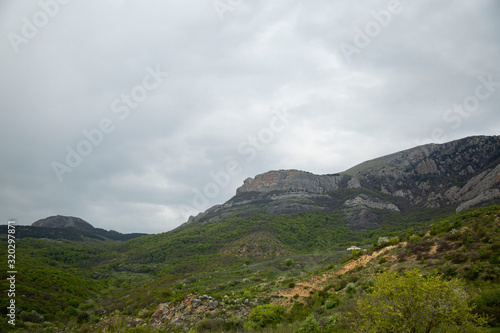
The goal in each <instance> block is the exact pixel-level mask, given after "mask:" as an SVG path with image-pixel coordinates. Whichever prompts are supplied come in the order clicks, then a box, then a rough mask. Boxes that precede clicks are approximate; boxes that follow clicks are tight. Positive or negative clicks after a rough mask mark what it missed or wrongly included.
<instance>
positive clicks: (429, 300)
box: [345, 269, 486, 332]
mask: <svg viewBox="0 0 500 333" xmlns="http://www.w3.org/2000/svg"><path fill="white" fill-rule="evenodd" d="M374 282H375V285H374V287H373V289H372V292H371V293H370V294H366V295H362V296H358V297H357V299H355V301H354V303H353V304H352V305H353V306H352V308H351V309H348V310H347V311H346V314H345V317H346V319H347V320H348V322H349V323H350V324H351V329H352V330H351V332H480V329H479V328H478V326H482V325H484V324H486V320H485V318H484V317H481V316H478V315H477V314H473V313H472V309H473V308H472V307H471V306H470V305H469V299H468V295H467V294H466V293H465V291H464V283H463V282H461V281H459V280H456V279H453V280H449V281H446V280H442V279H441V277H440V276H439V275H430V276H422V275H421V274H420V272H419V271H418V270H417V269H414V270H412V271H406V272H405V273H404V275H403V276H398V274H397V273H396V272H386V273H383V274H381V275H379V276H377V277H375V278H374Z"/></svg>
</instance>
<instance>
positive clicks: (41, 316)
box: [1, 206, 500, 332]
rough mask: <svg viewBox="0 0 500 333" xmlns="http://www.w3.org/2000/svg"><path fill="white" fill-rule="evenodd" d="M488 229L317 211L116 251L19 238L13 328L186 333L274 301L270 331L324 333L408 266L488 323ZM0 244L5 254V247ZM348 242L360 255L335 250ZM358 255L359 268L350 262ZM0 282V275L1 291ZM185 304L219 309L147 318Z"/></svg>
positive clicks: (203, 227) (497, 240)
mask: <svg viewBox="0 0 500 333" xmlns="http://www.w3.org/2000/svg"><path fill="white" fill-rule="evenodd" d="M384 213H385V214H388V213H387V212H384ZM499 221H500V207H499V206H490V207H487V208H478V209H473V210H468V211H464V212H462V213H460V214H451V215H446V216H442V217H439V218H434V219H431V220H425V221H421V222H415V221H412V220H411V217H409V216H407V217H404V218H403V217H401V216H400V215H398V214H394V215H391V214H388V215H386V223H385V224H383V225H382V227H381V228H380V229H376V230H368V231H354V230H351V229H349V228H348V227H347V226H346V222H345V220H344V218H343V215H342V214H340V213H338V214H337V213H325V212H319V211H317V212H311V213H296V214H290V215H264V214H260V215H252V216H248V217H233V218H229V219H226V220H223V221H218V222H216V223H204V224H201V223H198V224H196V223H195V224H189V225H186V226H184V227H182V228H178V229H176V230H173V231H171V232H167V233H163V234H159V235H148V236H143V237H139V238H136V239H132V240H129V241H125V242H114V243H105V242H100V241H95V240H90V239H88V240H86V241H83V242H82V241H79V242H74V241H69V240H59V241H54V240H40V239H31V238H24V239H19V240H18V241H17V243H16V246H17V247H16V248H17V253H16V256H17V257H16V260H17V266H18V267H17V270H18V272H19V273H18V281H17V284H16V285H17V290H16V300H17V304H18V315H17V319H18V325H17V327H18V328H19V329H21V328H22V329H24V330H27V331H37V330H42V329H44V328H47V327H53V328H57V327H59V328H63V327H70V328H71V329H72V330H73V331H75V332H78V331H85V330H87V331H88V332H94V331H96V330H99V331H102V330H103V329H104V328H106V327H107V329H108V331H111V332H112V331H115V332H122V331H125V330H126V326H127V325H129V326H131V327H129V328H128V330H129V331H137V332H139V331H141V329H142V328H140V326H142V325H153V323H156V324H155V325H157V324H158V326H157V327H156V326H155V327H156V328H155V330H158V331H170V330H174V331H175V330H183V329H182V328H181V326H182V325H184V324H185V325H187V326H183V327H191V328H193V329H196V330H198V331H203V330H211V329H212V330H215V331H222V330H226V331H228V330H229V331H230V330H233V331H237V329H238V327H240V328H243V327H244V326H245V325H246V326H245V327H246V329H248V330H249V329H251V328H252V327H251V326H252V325H253V324H254V322H251V321H249V319H248V318H249V317H248V316H250V313H251V311H252V310H251V308H254V309H257V308H259V309H260V307H261V306H264V305H265V304H274V305H276V306H278V307H283V310H279V311H284V312H283V313H281V312H280V313H281V314H280V315H279V316H278V317H279V323H278V325H279V326H278V328H274V330H278V331H279V330H281V331H282V332H292V331H295V330H296V329H298V327H299V326H300V325H301V323H302V322H303V321H305V320H306V318H308V316H309V319H308V320H309V321H312V319H311V317H310V315H311V314H312V315H314V318H315V320H316V321H317V322H318V323H319V325H320V326H321V327H323V329H324V330H326V327H327V326H328V325H329V326H328V327H329V328H328V329H331V331H332V332H336V331H339V332H340V331H342V330H346V329H347V328H346V327H347V326H346V325H348V322H346V321H345V320H342V318H343V316H344V313H345V309H344V307H347V306H348V305H349V304H350V302H352V299H353V298H354V297H356V295H362V294H363V293H366V291H367V290H368V289H369V287H370V285H371V283H372V282H371V281H372V280H373V278H374V277H375V276H377V275H378V274H380V273H381V272H384V271H388V270H395V271H397V272H403V271H404V270H405V269H412V268H415V267H416V268H417V269H418V270H419V271H420V272H422V274H439V275H440V276H442V277H443V278H445V279H450V278H460V279H462V280H463V281H465V282H466V283H467V286H468V287H467V288H468V292H469V293H470V295H471V302H475V303H474V304H477V307H476V310H475V311H477V312H480V313H482V314H485V313H487V314H490V316H492V317H493V318H492V319H490V324H491V325H498V324H499V323H498V321H496V320H495V318H494V316H497V317H496V318H498V313H499V312H498V311H499V309H500V304H499V303H498V302H499V298H498V295H499V292H498V290H499V289H498V288H499V287H498V284H499V283H500V266H499V261H500V245H499V244H500V237H499V231H500V226H499ZM381 237H385V238H381ZM380 239H382V243H380V244H379V240H380ZM384 240H387V242H384ZM405 242H406V243H405ZM1 243H2V245H1V246H4V247H6V245H7V244H6V239H5V238H2V240H1ZM351 245H357V246H359V247H360V248H364V249H366V250H367V252H365V253H363V252H362V251H353V252H351V251H346V249H347V247H348V246H351ZM391 245H392V246H391ZM377 251H381V252H377ZM384 251H385V252H384ZM2 258H3V259H2V260H4V261H6V258H5V255H4V256H3V257H2ZM362 258H371V260H369V261H360V262H363V264H359V265H358V264H356V265H353V263H358V262H357V261H356V260H361V259H362ZM363 260H365V259H363ZM348 267H350V269H349V270H346V269H347V268H348ZM6 278H7V276H6V273H3V274H2V283H3V284H5V281H6ZM2 289H7V286H5V287H4V286H3V285H2ZM190 295H191V296H190ZM193 295H207V297H210V298H211V299H213V301H212V302H215V301H217V302H218V304H222V303H224V304H225V305H224V307H222V305H219V306H218V307H217V309H215V310H208V308H207V309H206V312H203V314H197V313H196V312H195V311H194V310H190V311H188V312H183V311H185V310H178V311H179V313H181V315H179V316H180V317H182V319H179V322H178V323H179V325H180V326H176V325H173V324H169V323H168V322H163V323H161V320H160V319H155V320H156V321H155V320H153V319H152V315H153V313H154V312H155V309H156V308H157V306H158V305H159V304H161V303H166V304H170V306H172V307H173V308H176V307H177V306H179V307H182V306H181V305H182V304H184V307H187V308H191V307H192V304H193V303H192V302H195V301H194V298H193V297H194V296H193ZM2 297H3V298H2V309H6V304H7V303H6V302H8V299H6V298H4V297H5V296H4V295H2ZM244 300H250V301H249V302H248V304H249V305H245V304H242V303H243V301H244ZM255 300H257V301H256V302H255ZM236 301H238V302H239V303H235V302H236ZM181 302H182V303H181ZM196 302H207V300H203V299H202V300H197V301H196ZM250 303H252V304H251V305H252V306H250ZM207 304H208V303H207ZM207 306H208V305H207ZM176 309H177V308H176ZM183 309H184V308H183ZM263 309H265V308H263ZM270 309H274V310H276V309H277V308H269V309H267V310H266V311H271V310H270ZM274 310H273V311H274ZM2 311H3V312H5V310H2ZM172 311H173V310H172ZM176 311H177V310H176ZM256 311H257V310H256ZM276 311H278V310H276ZM279 311H278V312H279ZM271 312H272V311H271ZM195 314H196V315H195ZM153 317H154V316H153ZM2 318H3V319H2V320H4V321H5V318H6V316H5V313H2ZM229 318H231V320H229ZM250 318H254V316H250ZM150 320H151V323H150ZM255 320H256V319H255V318H254V321H255ZM3 324H5V325H7V324H6V323H5V322H2V326H4V327H6V326H5V325H3ZM190 325H191V326H190ZM249 325H250V326H249ZM304 325H305V324H304ZM132 326H139V327H137V328H132ZM264 326H267V324H265V325H264ZM152 327H153V326H148V328H147V330H146V331H152V330H153V328H152ZM176 327H177V328H176ZM145 329H146V328H145ZM253 329H254V330H255V329H256V327H253Z"/></svg>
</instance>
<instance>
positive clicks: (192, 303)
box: [191, 299, 203, 309]
mask: <svg viewBox="0 0 500 333" xmlns="http://www.w3.org/2000/svg"><path fill="white" fill-rule="evenodd" d="M202 304H203V302H202V301H201V300H199V299H194V300H193V301H192V302H191V306H192V307H193V309H197V308H198V307H199V306H200V305H202Z"/></svg>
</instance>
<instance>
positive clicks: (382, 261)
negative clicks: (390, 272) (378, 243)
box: [378, 257, 387, 265]
mask: <svg viewBox="0 0 500 333" xmlns="http://www.w3.org/2000/svg"><path fill="white" fill-rule="evenodd" d="M386 262H387V258H386V257H380V259H379V260H378V263H379V265H382V264H383V263H386Z"/></svg>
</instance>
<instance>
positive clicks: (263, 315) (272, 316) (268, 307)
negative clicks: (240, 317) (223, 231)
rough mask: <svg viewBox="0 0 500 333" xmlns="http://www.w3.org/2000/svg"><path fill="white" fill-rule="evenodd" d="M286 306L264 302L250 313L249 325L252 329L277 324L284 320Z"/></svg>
mask: <svg viewBox="0 0 500 333" xmlns="http://www.w3.org/2000/svg"><path fill="white" fill-rule="evenodd" d="M284 316H285V308H284V307H282V306H281V305H275V304H264V305H259V306H256V307H255V308H253V309H252V311H251V312H250V314H249V315H248V322H247V325H248V326H249V328H250V329H258V328H263V327H267V326H276V325H278V324H279V323H281V322H282V320H283V317H284Z"/></svg>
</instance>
